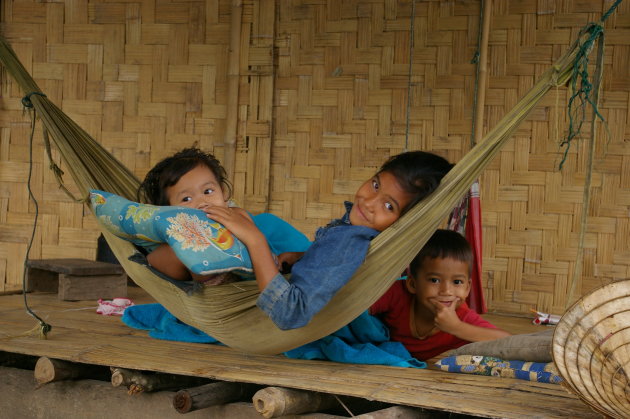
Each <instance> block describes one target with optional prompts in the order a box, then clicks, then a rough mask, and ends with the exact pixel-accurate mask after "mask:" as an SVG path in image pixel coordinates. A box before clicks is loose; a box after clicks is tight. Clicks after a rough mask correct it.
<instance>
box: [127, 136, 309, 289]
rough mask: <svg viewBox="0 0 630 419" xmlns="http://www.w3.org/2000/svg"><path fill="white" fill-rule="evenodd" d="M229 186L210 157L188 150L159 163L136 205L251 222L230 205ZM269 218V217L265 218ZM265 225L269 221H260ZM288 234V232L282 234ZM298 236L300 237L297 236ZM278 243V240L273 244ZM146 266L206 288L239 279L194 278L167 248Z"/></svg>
mask: <svg viewBox="0 0 630 419" xmlns="http://www.w3.org/2000/svg"><path fill="white" fill-rule="evenodd" d="M231 193H232V186H231V185H230V183H229V181H228V180H227V175H226V172H225V169H224V168H223V166H222V165H221V163H219V161H218V160H217V159H216V158H215V157H214V156H213V155H212V154H210V153H204V152H203V151H201V150H199V149H198V148H187V149H184V150H181V151H179V152H177V153H175V154H174V155H172V156H170V157H167V158H165V159H163V160H162V161H160V162H159V163H158V164H156V165H155V167H153V169H151V170H150V171H149V173H147V175H146V177H145V179H144V181H143V182H142V184H141V185H140V188H139V189H138V201H147V202H149V203H151V204H153V205H176V206H182V207H190V208H197V209H201V210H204V211H207V209H208V208H210V207H220V208H225V209H228V208H229V209H230V211H232V212H234V213H236V214H239V215H240V216H241V217H243V218H246V219H247V220H249V221H250V222H253V221H252V217H250V215H249V214H248V213H247V211H245V210H243V209H241V208H233V207H231V205H230V201H229V198H230V195H231ZM267 215H269V216H271V215H270V214H267ZM260 220H264V221H267V222H273V220H271V221H269V217H266V218H264V217H261V218H260ZM285 224H286V223H285V222H284V221H282V222H281V223H280V222H276V223H275V224H273V225H274V226H278V227H282V226H284V225H285ZM283 231H285V232H287V231H288V230H283ZM299 234H300V235H301V233H299ZM275 241H276V242H278V240H275ZM303 241H306V242H308V240H307V239H306V237H304V240H300V241H299V243H298V242H297V239H296V243H295V244H296V245H297V246H298V247H300V248H303V245H304V244H303V243H302V242H303ZM293 255H294V253H285V254H281V255H279V256H278V260H279V261H280V262H282V261H283V260H291V257H292V256H293ZM147 261H148V262H149V264H150V265H151V266H152V267H153V268H155V269H157V270H158V271H160V272H161V273H163V274H166V275H168V276H169V277H171V278H173V279H177V280H189V279H191V278H192V279H194V280H196V281H200V282H204V283H205V284H207V285H218V284H221V283H226V282H232V281H235V280H238V279H240V278H238V277H236V276H235V275H231V274H221V275H216V274H215V275H207V276H206V275H197V274H194V273H192V272H190V271H189V270H188V268H186V266H185V265H184V264H183V263H182V262H181V261H180V260H179V259H178V258H177V256H176V254H175V252H174V251H173V249H172V248H171V247H170V246H169V245H168V244H162V245H160V246H158V247H157V248H156V249H155V250H153V251H152V252H151V253H149V254H148V255H147Z"/></svg>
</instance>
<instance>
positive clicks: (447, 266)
mask: <svg viewBox="0 0 630 419" xmlns="http://www.w3.org/2000/svg"><path fill="white" fill-rule="evenodd" d="M468 271H469V269H468V263H466V262H462V261H460V260H455V259H452V258H434V259H431V258H426V259H425V260H424V261H423V263H422V267H421V268H420V269H419V270H418V272H416V274H415V277H410V278H409V279H408V280H407V289H408V290H409V292H411V293H412V294H415V298H416V302H417V306H416V307H417V308H418V309H420V310H423V311H425V312H430V313H433V314H435V313H436V311H437V307H438V305H442V306H444V307H452V306H453V305H454V308H455V309H456V308H458V307H459V306H460V304H461V303H462V302H463V301H465V300H466V297H468V293H469V292H470V279H469V277H468Z"/></svg>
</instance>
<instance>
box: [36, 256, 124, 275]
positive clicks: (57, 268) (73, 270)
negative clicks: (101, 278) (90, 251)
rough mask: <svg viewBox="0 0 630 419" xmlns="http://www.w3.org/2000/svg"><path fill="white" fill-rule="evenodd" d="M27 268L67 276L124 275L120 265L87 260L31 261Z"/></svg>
mask: <svg viewBox="0 0 630 419" xmlns="http://www.w3.org/2000/svg"><path fill="white" fill-rule="evenodd" d="M27 266H29V267H31V268H36V269H43V270H47V271H52V272H57V273H61V274H66V275H109V274H120V273H123V269H122V267H121V266H120V265H116V264H113V263H107V262H99V261H94V260H87V259H76V258H69V259H30V260H29V261H28V262H27Z"/></svg>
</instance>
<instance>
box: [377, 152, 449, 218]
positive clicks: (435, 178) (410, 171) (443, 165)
mask: <svg viewBox="0 0 630 419" xmlns="http://www.w3.org/2000/svg"><path fill="white" fill-rule="evenodd" d="M451 167H453V165H452V164H451V163H449V162H448V160H446V159H445V158H444V157H440V156H438V155H437V154H433V153H428V152H426V151H407V152H405V153H401V154H397V155H395V156H392V157H390V158H389V160H387V161H386V162H385V163H383V166H381V168H380V169H379V171H378V173H382V172H388V173H391V174H392V175H394V177H395V178H396V180H398V183H399V184H400V186H401V187H402V188H403V190H404V191H405V192H408V193H410V194H411V195H412V198H411V201H410V202H409V204H407V206H406V207H405V208H403V210H402V212H401V215H402V214H404V213H405V212H407V211H408V210H409V209H410V208H412V207H413V206H414V205H416V204H417V203H418V202H420V201H422V200H423V199H424V198H426V197H427V196H429V195H430V194H431V192H433V191H434V190H435V189H436V188H437V187H438V185H439V184H440V181H441V180H442V178H443V177H444V175H445V174H446V173H447V172H448V171H449V170H451Z"/></svg>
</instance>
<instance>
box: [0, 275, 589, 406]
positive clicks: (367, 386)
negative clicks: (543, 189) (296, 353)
mask: <svg viewBox="0 0 630 419" xmlns="http://www.w3.org/2000/svg"><path fill="white" fill-rule="evenodd" d="M130 296H131V298H132V299H133V300H134V302H135V303H136V304H138V303H147V302H152V299H151V298H150V297H148V296H147V295H146V293H144V291H142V290H141V289H139V288H135V287H133V288H130ZM22 305H23V301H22V297H21V296H0V336H2V337H3V339H0V350H2V351H7V352H13V353H19V354H27V355H35V356H47V357H50V358H55V359H61V360H67V361H72V362H82V363H86V364H94V365H106V366H118V367H122V368H130V369H138V370H147V371H159V372H164V373H171V374H181V375H190V376H198V377H205V378H210V379H219V380H224V381H235V382H244V383H254V384H262V385H273V386H283V387H289V388H297V389H303V390H311V391H320V392H326V393H334V394H340V395H347V396H354V397H361V398H366V399H370V400H379V401H383V402H387V403H394V404H400V405H407V406H415V407H422V408H427V409H439V410H445V411H449V412H454V413H462V414H470V415H477V416H482V417H497V418H498V417H502V418H521V417H548V418H554V417H582V418H591V417H592V418H595V417H598V416H597V414H595V413H593V412H591V411H590V409H589V408H588V407H587V406H586V405H585V404H583V403H582V402H580V401H579V400H578V398H577V397H576V396H574V395H572V394H569V393H567V392H566V391H565V390H564V388H562V387H561V386H559V385H554V384H544V383H535V382H529V381H523V380H516V379H507V378H505V379H498V378H493V377H485V376H475V375H467V374H453V373H446V372H442V371H435V370H429V369H425V370H418V369H412V368H395V367H385V366H370V365H358V364H339V363H334V362H325V361H303V360H295V359H288V358H286V357H284V356H281V355H278V356H268V355H256V354H246V353H240V352H237V351H235V350H233V349H231V348H228V347H224V346H215V345H205V344H192V343H184V342H169V341H162V340H157V339H151V338H149V337H147V336H146V332H145V331H139V330H135V329H131V328H129V327H127V326H125V325H124V324H123V323H122V322H120V319H118V318H114V317H105V316H99V315H97V314H96V313H95V309H96V304H95V303H92V304H90V303H87V302H84V303H79V307H77V303H68V302H62V301H57V300H56V298H55V297H54V296H51V295H31V296H29V305H30V306H31V308H32V309H33V310H34V311H35V312H36V313H39V314H40V315H43V316H45V317H46V320H47V322H49V323H50V324H52V326H53V329H52V331H51V333H50V334H49V336H48V339H47V340H40V339H37V338H35V337H29V336H22V337H13V338H9V337H10V336H16V335H19V334H22V333H23V332H24V331H26V330H29V329H31V328H32V326H33V320H32V319H31V318H30V317H29V316H27V315H25V314H24V311H23V308H22ZM77 308H78V310H77ZM70 309H72V310H70ZM498 318H499V317H498V316H496V315H495V316H493V317H492V321H494V322H495V323H497V324H498V325H500V326H502V327H504V326H503V325H502V324H501V323H500V322H497V321H496V319H498ZM510 322H512V323H513V324H520V326H521V327H525V326H527V327H526V328H529V326H530V325H529V320H528V319H514V318H513V319H511V320H510ZM530 330H531V329H530ZM173 359H177V362H173ZM461 400H466V403H460V401H461Z"/></svg>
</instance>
